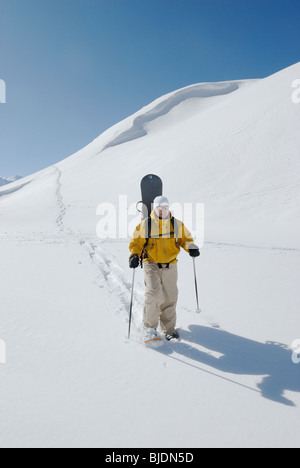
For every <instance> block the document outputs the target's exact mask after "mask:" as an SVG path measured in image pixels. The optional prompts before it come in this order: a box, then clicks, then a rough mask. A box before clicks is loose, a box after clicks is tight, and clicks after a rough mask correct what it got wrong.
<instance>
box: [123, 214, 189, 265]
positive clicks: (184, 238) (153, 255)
mask: <svg viewBox="0 0 300 468" xmlns="http://www.w3.org/2000/svg"><path fill="white" fill-rule="evenodd" d="M171 217H172V215H171ZM175 223H177V230H178V233H177V234H178V237H177V239H176V236H175V233H174V228H173V225H172V222H171V220H170V218H168V219H160V218H158V217H157V216H156V214H155V212H154V211H152V213H151V233H150V235H151V238H149V241H148V245H147V247H146V248H145V253H146V257H147V258H145V259H144V261H145V262H147V261H150V262H155V263H177V262H178V260H177V256H178V254H179V252H180V248H181V247H182V248H183V249H184V250H186V252H188V251H189V246H190V245H191V244H193V243H194V240H193V238H192V235H191V233H190V232H189V231H188V230H187V229H186V227H185V225H184V224H183V223H182V222H181V221H179V220H177V219H176V221H175ZM147 231H148V220H144V221H142V223H141V224H139V226H137V227H136V229H135V231H134V234H133V237H132V239H131V242H130V245H129V250H130V252H131V255H134V254H137V255H138V256H139V257H140V256H141V253H142V251H143V249H144V245H145V243H146V241H147V237H148V236H147V234H146V232H147Z"/></svg>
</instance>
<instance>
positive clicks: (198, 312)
mask: <svg viewBox="0 0 300 468" xmlns="http://www.w3.org/2000/svg"><path fill="white" fill-rule="evenodd" d="M193 263H194V277H195V289H196V301H197V310H196V312H197V314H200V313H201V309H200V308H199V295H198V284H197V274H196V259H195V258H193Z"/></svg>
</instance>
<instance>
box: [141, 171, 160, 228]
mask: <svg viewBox="0 0 300 468" xmlns="http://www.w3.org/2000/svg"><path fill="white" fill-rule="evenodd" d="M141 193H142V201H141V203H142V204H143V210H142V218H143V219H146V218H148V217H149V216H150V214H151V211H152V209H153V201H154V199H155V198H156V197H160V196H161V195H162V193H163V183H162V180H161V178H160V177H158V176H157V175H154V174H148V175H146V176H145V177H144V178H143V179H142V181H141Z"/></svg>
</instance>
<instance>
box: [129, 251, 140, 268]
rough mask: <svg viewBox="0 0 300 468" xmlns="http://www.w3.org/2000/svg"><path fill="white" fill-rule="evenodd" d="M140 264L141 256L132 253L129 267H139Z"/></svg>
mask: <svg viewBox="0 0 300 468" xmlns="http://www.w3.org/2000/svg"><path fill="white" fill-rule="evenodd" d="M139 264H140V258H139V256H138V255H137V254H134V255H131V257H130V259H129V268H137V267H138V266H139Z"/></svg>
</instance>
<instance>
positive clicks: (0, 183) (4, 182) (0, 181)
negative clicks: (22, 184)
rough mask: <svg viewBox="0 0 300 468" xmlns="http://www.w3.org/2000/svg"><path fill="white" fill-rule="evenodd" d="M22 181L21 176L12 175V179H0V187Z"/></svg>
mask: <svg viewBox="0 0 300 468" xmlns="http://www.w3.org/2000/svg"><path fill="white" fill-rule="evenodd" d="M20 179H22V177H21V176H18V175H14V176H12V177H7V178H4V177H3V178H2V177H0V187H1V186H3V185H7V184H11V183H12V182H16V181H17V180H20Z"/></svg>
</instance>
